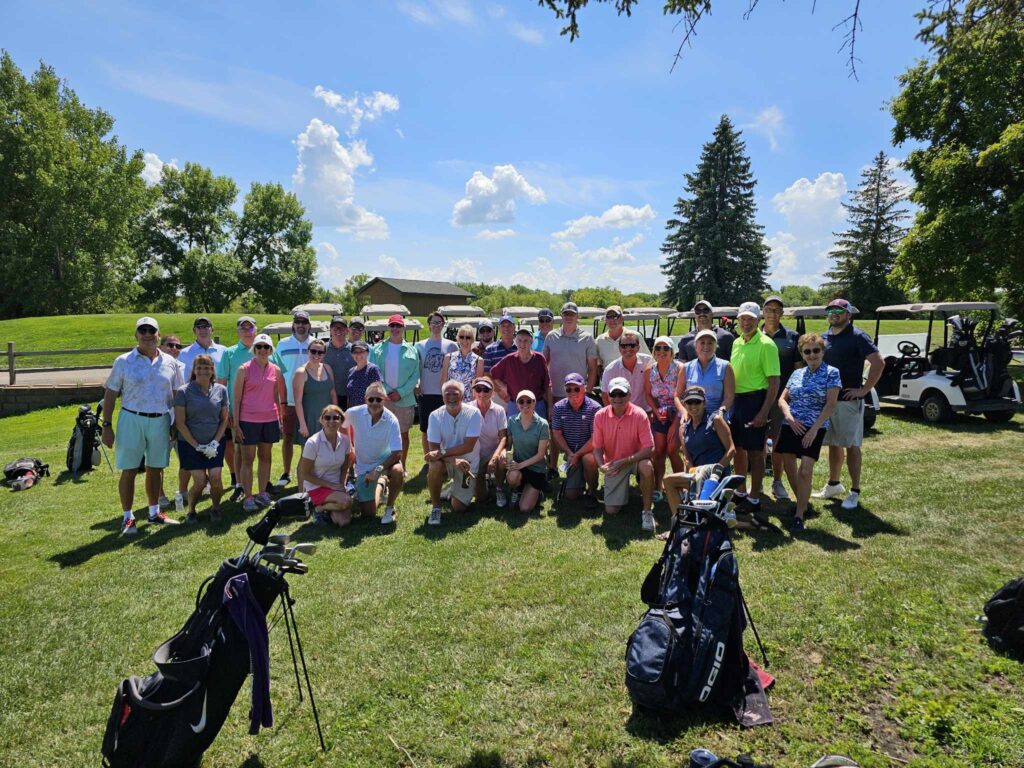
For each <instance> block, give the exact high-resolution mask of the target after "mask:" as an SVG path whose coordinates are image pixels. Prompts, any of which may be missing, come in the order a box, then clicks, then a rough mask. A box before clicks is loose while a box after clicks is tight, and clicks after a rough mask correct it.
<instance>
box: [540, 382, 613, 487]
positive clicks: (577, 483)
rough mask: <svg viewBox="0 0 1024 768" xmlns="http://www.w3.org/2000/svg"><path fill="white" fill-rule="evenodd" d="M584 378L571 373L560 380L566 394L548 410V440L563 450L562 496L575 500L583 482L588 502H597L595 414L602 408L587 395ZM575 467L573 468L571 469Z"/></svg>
mask: <svg viewBox="0 0 1024 768" xmlns="http://www.w3.org/2000/svg"><path fill="white" fill-rule="evenodd" d="M586 384H587V382H586V380H585V379H584V378H583V376H582V375H581V374H579V373H570V374H569V375H567V376H566V377H565V379H564V380H563V385H564V387H565V397H564V398H563V399H561V400H559V401H558V402H557V403H555V405H554V407H553V408H552V409H551V439H552V440H554V441H555V444H556V445H557V446H558V448H559V450H561V451H564V452H565V455H566V461H567V462H568V464H569V467H570V470H569V473H568V475H567V476H566V478H565V480H564V481H563V482H565V497H566V498H567V499H578V498H579V497H580V494H581V493H583V490H584V485H585V486H586V494H587V499H588V501H590V502H592V503H596V502H597V460H596V459H595V458H594V440H593V438H594V416H596V415H597V412H598V411H599V410H601V406H600V405H598V403H597V401H596V400H593V399H592V398H589V397H587V393H586V390H585V387H586ZM573 468H575V470H574V469H573Z"/></svg>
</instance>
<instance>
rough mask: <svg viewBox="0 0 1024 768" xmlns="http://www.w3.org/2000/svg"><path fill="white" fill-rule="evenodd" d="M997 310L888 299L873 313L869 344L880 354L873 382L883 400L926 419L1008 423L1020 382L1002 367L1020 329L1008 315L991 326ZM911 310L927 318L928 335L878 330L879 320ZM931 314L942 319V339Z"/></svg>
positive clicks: (989, 305)
mask: <svg viewBox="0 0 1024 768" xmlns="http://www.w3.org/2000/svg"><path fill="white" fill-rule="evenodd" d="M998 311H999V305H998V304H995V303H993V302H991V301H944V302H927V303H919V304H894V305H891V306H887V307H879V308H878V309H877V310H875V344H876V345H877V346H878V349H879V351H880V352H881V353H882V356H883V357H884V358H885V373H883V374H882V379H881V380H880V381H879V382H878V387H877V388H878V391H879V394H880V395H881V398H882V402H885V403H892V404H894V405H903V406H907V407H910V408H920V409H921V414H922V415H923V416H924V418H925V420H926V421H929V422H932V423H938V422H943V421H948V420H949V419H950V418H952V416H953V414H954V413H967V414H976V413H981V414H983V415H984V416H985V418H986V419H988V420H989V421H995V422H1005V421H1010V420H1011V419H1012V418H1013V414H1014V413H1016V412H1017V411H1019V410H1021V409H1022V406H1021V396H1020V387H1018V385H1017V383H1016V382H1015V381H1014V380H1013V379H1012V378H1011V377H1010V374H1009V372H1008V366H1009V364H1010V361H1011V360H1012V358H1013V352H1012V350H1011V348H1010V344H1011V342H1012V341H1013V340H1015V339H1019V338H1020V336H1021V335H1022V333H1024V331H1022V330H1021V329H1017V328H1015V326H1016V325H1017V321H1016V320H1013V319H1012V318H1008V319H1007V320H1005V321H1004V322H1003V323H1002V325H1001V326H999V327H998V328H996V327H995V321H996V314H997V312H998ZM967 313H974V315H973V316H971V315H970V314H967ZM985 314H987V323H986V322H985V320H984V315H985ZM915 315H917V316H919V315H927V316H928V331H927V332H926V333H895V334H888V335H882V334H881V332H880V331H881V323H882V319H883V318H889V319H895V318H900V319H907V318H910V317H913V316H915ZM979 315H980V316H981V317H980V318H979ZM936 319H938V320H940V321H941V322H942V342H941V344H940V343H939V341H938V339H937V338H935V337H933V334H932V325H933V323H934V321H935V320H936ZM982 325H983V326H984V327H983V328H979V326H982Z"/></svg>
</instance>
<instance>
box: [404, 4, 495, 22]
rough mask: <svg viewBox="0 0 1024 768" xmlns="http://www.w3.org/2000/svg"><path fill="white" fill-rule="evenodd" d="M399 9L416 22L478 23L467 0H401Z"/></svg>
mask: <svg viewBox="0 0 1024 768" xmlns="http://www.w3.org/2000/svg"><path fill="white" fill-rule="evenodd" d="M398 10H400V11H401V12H402V13H404V14H405V15H406V16H408V17H409V18H410V19H412V20H413V21H415V22H418V23H420V24H426V25H428V26H435V25H436V24H437V23H438V22H440V21H442V20H445V21H453V22H455V23H456V24H462V25H463V26H467V27H468V26H472V25H473V24H475V23H476V14H475V13H474V12H473V8H472V6H471V5H470V4H469V3H467V2H465V0H430V2H429V3H414V2H410V1H409V0H401V2H399V3H398Z"/></svg>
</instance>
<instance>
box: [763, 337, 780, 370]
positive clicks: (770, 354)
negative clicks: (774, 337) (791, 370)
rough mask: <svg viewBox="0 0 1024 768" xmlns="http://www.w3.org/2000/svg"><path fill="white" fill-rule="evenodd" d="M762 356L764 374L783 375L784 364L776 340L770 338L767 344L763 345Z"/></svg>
mask: <svg viewBox="0 0 1024 768" xmlns="http://www.w3.org/2000/svg"><path fill="white" fill-rule="evenodd" d="M761 358H762V359H763V361H764V375H765V376H781V375H782V364H781V362H780V361H779V348H778V347H776V346H775V342H774V341H771V339H769V340H768V343H767V344H762V345H761Z"/></svg>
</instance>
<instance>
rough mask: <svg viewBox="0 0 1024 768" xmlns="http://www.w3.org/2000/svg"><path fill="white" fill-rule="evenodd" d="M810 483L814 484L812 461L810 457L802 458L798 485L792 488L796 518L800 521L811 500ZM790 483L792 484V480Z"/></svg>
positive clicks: (794, 458) (794, 459) (794, 460)
mask: <svg viewBox="0 0 1024 768" xmlns="http://www.w3.org/2000/svg"><path fill="white" fill-rule="evenodd" d="M793 463H794V464H796V457H795V456H794V457H793ZM812 482H814V459H813V458H812V457H810V456H804V457H802V458H801V459H800V470H799V476H798V477H797V483H798V484H797V485H796V486H794V490H795V491H796V516H797V517H798V518H800V519H801V520H802V519H803V517H804V514H805V513H806V512H807V502H808V500H809V499H810V498H811V483H812ZM790 483H792V480H791V481H790Z"/></svg>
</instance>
